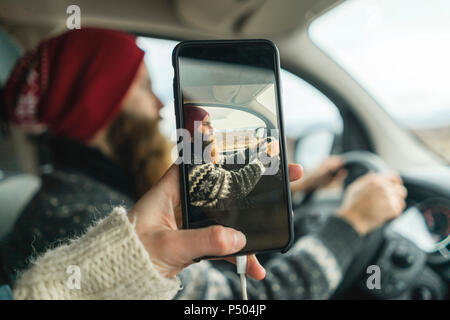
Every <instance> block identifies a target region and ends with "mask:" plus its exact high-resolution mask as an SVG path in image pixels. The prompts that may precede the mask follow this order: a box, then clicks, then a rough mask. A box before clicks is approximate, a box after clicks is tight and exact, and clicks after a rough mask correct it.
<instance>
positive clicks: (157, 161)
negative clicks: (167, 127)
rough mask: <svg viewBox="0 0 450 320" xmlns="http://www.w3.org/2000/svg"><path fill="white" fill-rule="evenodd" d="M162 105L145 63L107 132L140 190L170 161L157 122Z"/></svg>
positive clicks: (114, 151) (118, 158)
mask: <svg viewBox="0 0 450 320" xmlns="http://www.w3.org/2000/svg"><path fill="white" fill-rule="evenodd" d="M162 107H163V105H162V103H161V101H160V100H159V99H158V98H157V97H156V95H155V94H154V93H153V91H152V88H151V83H150V77H149V75H148V72H147V69H146V67H145V64H144V63H142V64H141V66H140V68H139V71H138V73H137V75H136V78H135V80H134V81H133V83H132V85H131V87H130V90H129V92H128V93H127V95H126V97H125V99H124V103H123V108H122V110H121V111H120V112H119V114H118V116H117V117H116V118H115V119H114V121H113V122H112V123H111V125H110V126H109V128H108V131H107V135H106V140H107V144H108V145H109V146H110V149H111V151H112V157H113V158H114V159H115V160H116V162H118V164H119V165H121V166H122V167H123V168H124V169H126V170H127V171H128V172H130V173H131V174H132V175H133V176H134V177H135V180H136V184H137V185H136V188H137V189H138V190H137V192H138V193H139V194H142V193H143V192H145V191H147V189H148V188H149V187H150V186H151V185H152V183H154V181H156V180H157V179H159V178H160V177H161V175H162V174H163V173H164V171H165V170H166V169H167V168H168V166H169V165H170V151H169V149H166V148H167V147H168V140H167V139H166V138H165V137H164V136H163V134H162V133H161V132H160V131H159V125H158V124H159V120H160V116H159V111H160V110H161V108H162Z"/></svg>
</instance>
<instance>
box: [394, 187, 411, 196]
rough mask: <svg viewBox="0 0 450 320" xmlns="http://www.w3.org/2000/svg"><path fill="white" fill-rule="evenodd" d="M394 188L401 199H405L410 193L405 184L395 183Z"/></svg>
mask: <svg viewBox="0 0 450 320" xmlns="http://www.w3.org/2000/svg"><path fill="white" fill-rule="evenodd" d="M394 190H395V192H396V193H397V194H398V196H399V197H400V198H401V199H405V198H406V196H407V195H408V190H406V188H405V187H404V186H403V185H395V188H394Z"/></svg>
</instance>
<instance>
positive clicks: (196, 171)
mask: <svg viewBox="0 0 450 320" xmlns="http://www.w3.org/2000/svg"><path fill="white" fill-rule="evenodd" d="M263 152H266V148H264V149H261V150H259V153H263ZM248 154H250V151H249V150H248V149H247V150H245V151H242V152H239V153H237V154H235V155H232V156H230V157H227V158H225V159H223V160H224V161H223V163H225V164H229V163H232V164H236V163H238V164H237V165H234V167H238V169H236V168H233V169H231V170H229V169H228V168H226V167H227V166H226V165H222V164H213V163H201V164H192V165H188V181H189V190H188V193H189V202H190V204H191V205H192V206H196V207H209V208H212V207H216V206H217V205H218V204H219V203H220V201H223V200H225V199H243V198H245V197H246V196H247V195H248V194H249V193H250V192H251V191H252V190H253V188H254V187H255V186H256V184H257V183H258V182H259V180H260V179H261V176H262V175H263V173H264V171H265V170H266V166H265V165H264V164H263V163H262V162H261V160H259V159H260V157H257V156H256V155H255V154H253V155H252V156H248V157H247V155H248ZM245 159H249V160H250V161H249V163H247V164H241V165H239V163H243V162H244V161H245ZM194 163H195V162H194Z"/></svg>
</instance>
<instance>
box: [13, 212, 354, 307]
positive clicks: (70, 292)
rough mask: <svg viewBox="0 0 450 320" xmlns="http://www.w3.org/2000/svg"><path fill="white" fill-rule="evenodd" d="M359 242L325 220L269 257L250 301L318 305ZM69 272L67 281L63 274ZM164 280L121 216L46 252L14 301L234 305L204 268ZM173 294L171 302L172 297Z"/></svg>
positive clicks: (223, 274) (229, 280)
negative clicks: (75, 278)
mask: <svg viewBox="0 0 450 320" xmlns="http://www.w3.org/2000/svg"><path fill="white" fill-rule="evenodd" d="M360 244H361V238H360V237H359V235H358V234H357V233H356V231H355V230H354V229H353V228H352V227H351V226H350V225H349V224H347V223H346V222H345V221H343V220H341V219H339V218H336V217H331V218H329V220H328V221H327V223H326V224H325V225H324V226H323V228H322V229H321V230H320V231H318V232H317V233H314V234H311V235H307V236H305V237H303V238H300V239H299V240H298V241H297V242H296V244H295V245H294V246H293V248H292V249H291V250H290V251H289V253H288V254H285V255H279V256H275V257H274V258H273V259H272V260H271V261H270V262H269V263H268V264H267V266H266V270H267V274H266V278H265V279H264V280H262V281H255V280H249V284H248V293H249V297H250V298H251V299H326V298H328V297H330V295H331V294H332V293H333V291H334V290H335V289H336V287H337V286H338V284H339V283H340V281H341V279H342V277H343V275H344V274H345V271H346V269H347V267H348V266H349V264H350V262H351V261H352V259H353V258H354V257H355V255H356V253H357V252H358V248H359V246H360ZM71 266H75V267H77V268H79V270H80V273H79V275H80V277H79V279H80V286H79V289H77V288H76V287H75V288H74V287H73V286H70V285H69V282H70V277H71V274H70V272H69V271H68V270H70V267H71ZM68 272H69V273H68ZM180 278H181V281H182V284H183V289H181V286H180V281H179V279H178V278H172V279H167V278H164V277H162V276H161V275H160V274H159V273H158V272H157V271H156V269H155V268H154V266H153V264H152V262H151V259H150V256H149V255H148V253H147V252H146V251H145V249H144V247H143V245H142V243H141V242H140V240H139V239H138V236H137V234H136V232H135V231H134V226H133V225H132V224H131V223H130V222H129V220H128V217H127V216H126V211H125V209H123V208H121V207H118V208H115V209H114V211H113V213H112V214H111V215H110V216H109V217H107V218H105V219H104V220H103V221H101V222H100V223H98V224H97V225H96V226H95V227H93V228H91V229H90V230H89V231H88V232H87V234H85V235H84V236H83V237H81V238H79V239H76V240H73V241H71V242H70V243H69V244H67V245H62V246H60V247H57V248H56V249H53V250H50V251H48V252H47V253H45V254H44V255H43V256H41V257H39V258H38V259H37V260H35V261H34V262H33V266H32V267H31V268H30V269H29V270H28V271H25V272H24V273H23V274H22V275H21V276H20V277H19V279H18V281H17V282H16V285H15V288H14V291H13V293H14V298H15V299H171V298H173V297H176V298H177V299H236V298H238V297H239V296H240V284H239V278H238V277H237V275H236V274H235V273H234V271H231V270H230V269H228V270H220V269H219V268H216V267H214V266H213V264H212V263H211V262H209V261H202V262H200V263H197V264H193V265H192V266H190V267H188V268H186V269H184V270H183V271H182V272H181V274H180ZM177 292H178V295H177V296H176V294H177Z"/></svg>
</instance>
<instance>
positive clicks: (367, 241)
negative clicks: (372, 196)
mask: <svg viewBox="0 0 450 320" xmlns="http://www.w3.org/2000/svg"><path fill="white" fill-rule="evenodd" d="M341 157H342V158H343V159H344V168H345V169H346V170H347V172H348V174H347V178H346V179H345V182H344V188H347V187H348V185H350V184H351V183H352V182H353V181H355V180H356V179H357V178H358V177H360V176H362V175H364V174H366V173H368V172H375V173H376V172H382V171H386V170H388V169H389V167H388V166H387V164H386V163H385V162H384V161H383V160H382V159H381V158H380V157H379V156H377V155H376V154H374V153H371V152H368V151H351V152H346V153H343V154H342V155H341ZM315 191H316V190H311V191H310V192H308V193H307V194H306V195H305V197H304V198H303V200H302V201H301V202H300V203H297V204H294V205H293V208H294V209H297V208H299V207H301V206H303V205H305V204H306V203H307V202H309V201H310V200H311V199H312V197H313V195H314V193H315ZM383 239H384V227H380V228H378V229H376V230H374V231H372V232H370V233H369V234H367V235H366V236H365V237H364V239H363V244H362V247H361V251H360V252H359V253H358V254H357V256H356V257H355V258H354V260H353V261H352V262H351V264H350V266H349V268H348V269H347V271H346V273H345V275H344V276H343V279H342V281H341V283H340V285H339V286H338V288H337V289H336V290H335V292H334V294H333V297H335V296H337V295H339V294H340V293H342V292H344V291H345V290H347V289H348V288H349V287H350V286H352V285H353V284H354V283H355V282H356V281H357V280H358V279H360V276H361V274H362V273H363V272H364V271H365V268H366V267H367V266H368V265H369V263H370V262H371V261H372V260H373V259H374V258H375V256H376V254H377V252H378V251H379V249H380V248H381V246H382V244H383Z"/></svg>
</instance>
